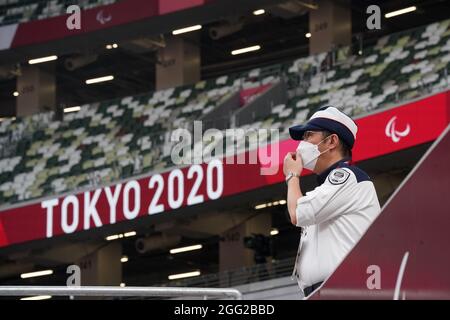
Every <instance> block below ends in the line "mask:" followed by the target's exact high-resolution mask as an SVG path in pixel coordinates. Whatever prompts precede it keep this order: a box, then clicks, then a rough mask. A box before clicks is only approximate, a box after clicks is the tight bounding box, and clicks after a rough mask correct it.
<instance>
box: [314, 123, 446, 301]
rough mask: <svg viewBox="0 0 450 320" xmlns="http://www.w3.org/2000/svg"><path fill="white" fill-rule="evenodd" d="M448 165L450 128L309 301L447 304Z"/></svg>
mask: <svg viewBox="0 0 450 320" xmlns="http://www.w3.org/2000/svg"><path fill="white" fill-rule="evenodd" d="M449 164H450V126H448V127H447V129H446V130H445V131H444V133H443V134H442V135H441V137H440V138H439V139H438V140H437V141H436V142H435V143H434V144H433V146H431V147H430V150H429V151H428V152H427V154H425V155H424V157H423V158H422V159H421V161H420V162H419V163H418V165H417V166H416V168H415V169H414V170H413V171H412V172H411V173H410V175H409V176H408V177H407V178H406V179H405V182H404V183H403V184H402V185H401V186H400V187H399V189H398V191H397V192H396V193H394V194H393V196H392V198H391V199H390V200H389V201H388V202H387V203H386V205H385V206H384V208H383V209H382V212H381V214H380V215H379V216H378V219H377V220H376V221H375V222H374V224H372V226H371V227H370V229H369V230H368V231H367V233H366V234H365V236H364V237H363V238H362V240H361V241H360V242H359V243H358V244H357V246H356V247H355V248H354V249H353V251H352V252H351V253H350V254H349V255H348V256H347V258H346V259H345V260H344V262H343V263H342V264H341V265H340V266H339V267H338V269H337V270H336V271H335V272H334V274H333V275H332V276H331V277H330V278H329V280H328V281H327V282H326V283H325V284H324V286H323V287H322V289H321V290H320V291H319V292H318V293H316V294H315V295H314V296H313V297H312V298H313V299H394V298H398V299H450V273H449V270H450V250H449V248H448V246H449V245H450V196H449V191H450V167H449ZM396 288H397V290H396Z"/></svg>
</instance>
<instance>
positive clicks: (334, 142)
mask: <svg viewBox="0 0 450 320" xmlns="http://www.w3.org/2000/svg"><path fill="white" fill-rule="evenodd" d="M330 142H331V145H332V147H333V149H334V148H337V147H338V146H339V137H338V135H337V134H333V135H332V137H331V141H330Z"/></svg>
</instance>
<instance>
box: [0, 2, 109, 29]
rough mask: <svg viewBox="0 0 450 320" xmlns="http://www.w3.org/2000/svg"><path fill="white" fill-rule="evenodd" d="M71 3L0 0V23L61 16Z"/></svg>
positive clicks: (89, 5) (84, 6)
mask: <svg viewBox="0 0 450 320" xmlns="http://www.w3.org/2000/svg"><path fill="white" fill-rule="evenodd" d="M114 2H117V0H82V1H78V3H77V4H78V5H79V6H80V8H82V9H84V10H86V9H90V8H94V7H97V6H101V5H108V4H112V3H114ZM72 4H74V1H71V0H51V1H46V0H0V25H7V24H14V23H22V22H28V21H31V20H41V19H46V18H51V17H56V16H61V15H64V14H66V8H67V7H68V6H70V5H72Z"/></svg>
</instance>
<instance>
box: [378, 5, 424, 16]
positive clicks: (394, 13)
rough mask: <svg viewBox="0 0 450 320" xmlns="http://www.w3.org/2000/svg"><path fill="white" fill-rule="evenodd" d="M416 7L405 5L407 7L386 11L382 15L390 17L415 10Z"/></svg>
mask: <svg viewBox="0 0 450 320" xmlns="http://www.w3.org/2000/svg"><path fill="white" fill-rule="evenodd" d="M416 9H417V7H416V6H411V7H407V8H403V9H400V10H395V11H391V12H388V13H386V14H385V15H384V17H385V18H392V17H395V16H399V15H401V14H405V13H409V12H413V11H416Z"/></svg>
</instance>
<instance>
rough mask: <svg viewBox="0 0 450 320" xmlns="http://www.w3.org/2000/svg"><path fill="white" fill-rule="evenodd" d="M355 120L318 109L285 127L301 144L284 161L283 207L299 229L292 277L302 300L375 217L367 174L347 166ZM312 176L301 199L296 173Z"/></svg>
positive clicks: (373, 195)
mask: <svg viewBox="0 0 450 320" xmlns="http://www.w3.org/2000/svg"><path fill="white" fill-rule="evenodd" d="M357 130H358V128H357V126H356V124H355V122H354V121H353V120H352V119H351V118H350V117H348V116H347V115H345V114H344V113H342V112H340V111H339V110H338V109H336V108H334V107H331V106H327V107H323V108H320V109H319V110H318V111H317V112H316V113H314V114H313V115H312V117H311V118H310V119H309V121H308V122H307V123H306V124H304V125H299V126H294V127H291V128H289V133H290V135H291V138H292V139H294V140H302V141H301V142H300V144H299V146H298V148H297V152H290V153H288V154H287V155H286V157H285V159H284V166H283V172H284V174H285V175H286V183H287V188H288V191H287V206H288V211H289V216H290V219H291V222H292V224H294V225H296V226H297V227H300V228H301V236H300V243H299V248H298V252H297V256H296V261H295V266H294V270H293V277H295V278H296V280H297V282H298V285H299V287H300V289H301V290H302V291H303V293H304V295H305V297H307V296H308V295H310V294H311V293H312V292H313V291H314V290H316V289H317V288H319V287H320V285H321V284H322V283H323V281H325V280H326V278H328V277H329V276H330V275H331V274H332V273H333V271H334V270H335V269H336V268H337V267H338V265H339V263H340V262H341V261H342V260H343V259H344V258H345V256H346V255H347V254H348V253H349V251H350V250H351V249H352V248H353V246H354V245H355V244H356V243H357V242H358V240H359V239H360V238H361V237H362V235H363V234H364V232H365V231H366V230H367V228H368V227H369V226H370V224H371V223H372V222H373V221H374V220H375V218H376V217H377V216H378V214H379V213H380V204H379V202H378V197H377V194H376V191H375V187H374V185H373V183H372V181H371V180H370V178H369V176H368V175H367V174H366V173H365V172H364V171H362V170H361V169H359V168H357V167H355V166H352V165H350V164H349V160H350V159H351V150H352V148H353V145H354V143H355V139H356V133H357ZM303 168H306V169H308V170H311V171H313V172H314V173H316V174H317V181H318V187H316V188H315V189H314V190H312V191H310V192H307V193H306V194H305V195H303V193H302V191H301V189H300V174H301V172H302V170H303Z"/></svg>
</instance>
